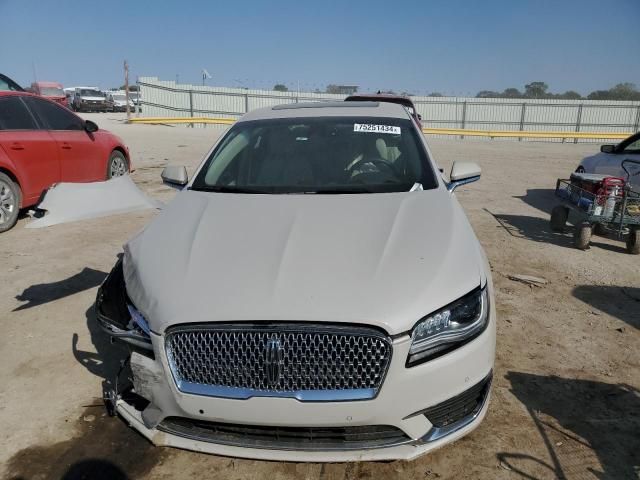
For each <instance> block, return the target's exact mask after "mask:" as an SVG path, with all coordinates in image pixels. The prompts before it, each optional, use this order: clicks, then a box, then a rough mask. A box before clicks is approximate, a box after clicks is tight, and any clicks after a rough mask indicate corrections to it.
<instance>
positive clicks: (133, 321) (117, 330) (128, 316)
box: [96, 260, 153, 350]
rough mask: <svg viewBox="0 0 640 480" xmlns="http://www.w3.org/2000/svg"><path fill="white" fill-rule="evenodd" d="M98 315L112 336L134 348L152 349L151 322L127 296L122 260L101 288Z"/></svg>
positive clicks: (97, 302) (97, 306)
mask: <svg viewBox="0 0 640 480" xmlns="http://www.w3.org/2000/svg"><path fill="white" fill-rule="evenodd" d="M96 316H97V317H98V323H99V325H100V326H101V327H102V329H103V330H104V331H105V332H106V333H108V334H109V335H110V336H111V337H113V338H116V339H118V340H122V341H123V342H125V343H128V344H130V345H133V346H134V347H138V348H141V349H144V350H153V347H152V345H151V330H150V329H149V324H148V323H147V320H146V319H145V318H144V317H143V316H142V314H141V313H140V312H139V311H138V310H137V309H136V308H135V307H134V306H133V305H132V304H131V301H130V300H129V298H128V297H127V292H126V288H125V283H124V274H123V271H122V261H121V260H118V263H116V265H115V267H113V270H111V273H110V274H109V276H108V277H107V278H106V280H105V281H104V283H103V284H102V285H101V286H100V288H99V289H98V296H97V297H96Z"/></svg>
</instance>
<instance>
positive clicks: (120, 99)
mask: <svg viewBox="0 0 640 480" xmlns="http://www.w3.org/2000/svg"><path fill="white" fill-rule="evenodd" d="M111 98H112V99H114V100H117V101H118V102H124V101H125V100H126V99H127V98H126V97H125V96H124V95H111Z"/></svg>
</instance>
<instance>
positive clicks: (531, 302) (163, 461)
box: [0, 114, 640, 480]
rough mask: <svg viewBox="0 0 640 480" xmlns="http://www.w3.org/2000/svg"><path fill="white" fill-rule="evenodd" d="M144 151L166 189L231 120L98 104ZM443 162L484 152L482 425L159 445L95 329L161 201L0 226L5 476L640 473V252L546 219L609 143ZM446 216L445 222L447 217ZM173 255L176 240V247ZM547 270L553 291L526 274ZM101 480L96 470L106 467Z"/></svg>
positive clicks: (512, 148) (146, 174) (488, 148)
mask: <svg viewBox="0 0 640 480" xmlns="http://www.w3.org/2000/svg"><path fill="white" fill-rule="evenodd" d="M85 117H86V118H90V119H91V120H94V121H96V122H97V123H98V125H99V126H101V127H104V128H107V129H109V130H111V131H113V132H114V133H116V134H118V135H120V136H121V137H122V138H123V139H124V141H125V143H127V144H128V146H129V147H130V149H131V153H132V157H133V161H134V166H135V168H136V171H135V172H134V173H133V174H132V178H133V180H134V181H135V182H136V183H137V184H138V186H139V187H140V188H142V189H143V190H144V191H145V192H146V193H148V194H149V195H150V196H152V197H154V198H157V199H160V200H164V201H166V200H169V199H170V198H171V197H172V196H173V195H174V194H173V192H172V191H171V190H170V189H168V188H166V187H164V186H163V185H162V183H161V181H160V171H161V170H162V167H164V166H165V165H166V164H167V163H170V162H171V163H175V164H186V165H187V167H188V170H189V172H190V173H192V172H193V170H194V169H195V167H196V166H197V164H198V163H199V161H200V160H201V158H202V156H203V155H204V154H205V153H206V152H207V150H208V149H209V148H210V147H211V145H212V144H213V142H214V140H215V138H216V137H217V135H218V134H219V130H217V129H213V128H209V129H202V128H194V129H190V128H184V127H169V126H150V125H125V124H123V123H122V120H123V116H122V115H119V114H93V115H91V114H88V115H85ZM430 145H431V146H432V150H433V152H434V154H435V156H436V158H437V160H438V161H439V163H440V165H441V166H442V167H444V168H445V170H448V168H449V167H450V165H451V162H452V161H453V160H473V161H477V162H478V163H479V164H480V166H481V167H482V171H483V173H482V179H481V181H480V182H479V183H476V184H473V185H469V186H466V187H462V188H459V189H458V190H457V191H456V195H457V197H458V198H459V200H460V202H461V203H462V204H463V206H464V208H465V210H466V212H467V215H468V216H469V219H470V221H471V223H472V224H473V227H474V229H475V231H476V234H477V236H478V238H479V239H480V241H481V243H482V244H483V246H484V248H485V250H486V252H487V255H488V257H489V260H490V263H491V267H492V271H493V278H494V282H495V287H496V302H497V305H496V307H497V314H498V336H497V358H496V367H495V368H496V369H495V374H494V387H493V396H492V399H491V405H490V409H489V413H488V415H487V417H486V419H485V421H484V422H483V423H482V425H481V426H480V427H479V428H478V429H477V430H475V431H474V432H473V433H472V434H470V435H469V436H467V437H464V438H463V439H462V440H460V441H458V442H456V443H454V444H453V445H450V446H447V447H445V448H443V449H441V450H439V451H436V452H435V453H433V454H430V455H427V456H424V457H421V458H420V459H418V460H416V461H414V462H408V463H406V462H390V463H353V464H294V463H277V462H259V461H250V460H242V459H231V458H224V457H215V456H209V455H203V454H197V453H192V452H184V451H179V450H175V449H167V448H156V447H153V446H152V445H151V444H149V443H148V442H147V441H146V440H145V439H144V438H143V437H142V436H140V435H139V434H138V433H136V432H135V431H134V430H132V429H129V428H128V427H127V426H126V425H125V423H124V422H123V421H121V420H119V419H116V418H109V417H107V416H106V415H105V410H104V408H103V407H102V402H101V393H102V382H103V381H104V380H105V378H113V376H114V375H115V374H116V372H117V370H118V361H119V358H118V357H117V356H115V355H114V354H113V350H112V349H111V348H108V347H109V346H108V342H109V339H108V338H107V337H106V336H105V335H103V334H102V333H101V332H100V331H99V330H98V328H97V326H96V325H95V322H94V319H93V313H92V304H93V301H94V298H95V294H96V288H97V286H98V285H99V284H100V282H102V280H103V279H104V277H105V276H106V274H107V273H108V272H109V270H110V269H111V267H112V266H113V264H114V263H115V260H116V257H117V255H118V253H120V252H121V250H122V244H123V243H125V242H126V241H127V239H128V238H130V237H131V236H132V235H134V234H135V233H136V232H137V231H139V230H140V229H141V228H143V226H144V225H145V224H146V223H147V222H148V221H149V220H150V219H151V218H152V217H153V215H154V214H155V213H154V212H151V211H146V212H141V213H132V214H126V215H119V216H114V217H108V218H102V219H96V220H91V221H83V222H77V223H72V224H66V225H58V226H54V227H49V228H45V229H38V230H27V229H25V228H24V226H25V225H26V224H27V223H28V221H29V219H28V218H23V219H21V220H20V221H19V222H18V225H17V226H16V228H14V229H13V230H11V231H9V232H7V233H4V234H2V235H0V274H1V275H2V279H3V281H2V282H1V283H0V319H1V321H2V327H3V333H2V335H1V336H0V352H1V360H2V361H1V362H0V432H1V433H0V466H1V467H0V468H2V469H4V470H0V475H3V478H21V479H28V480H31V479H35V478H56V479H57V478H62V477H63V476H64V475H65V474H67V476H66V477H64V478H82V475H83V474H86V473H87V472H91V471H101V472H103V473H104V474H106V476H104V477H99V478H113V479H122V478H131V479H134V478H194V477H197V478H225V479H227V478H228V479H236V478H271V479H274V480H275V479H280V478H292V477H299V478H308V479H320V478H322V479H325V478H326V479H343V478H370V479H377V478H405V479H406V478H416V479H423V478H427V479H431V478H473V479H475V478H486V479H494V478H505V479H506V478H539V479H543V478H567V479H573V478H581V479H582V478H594V479H595V478H610V479H625V478H631V479H633V478H638V475H639V474H640V455H639V453H638V452H640V436H639V435H638V432H639V431H640V394H639V390H640V348H638V346H639V345H640V258H639V257H637V256H631V255H628V254H626V253H625V250H624V244H623V243H622V242H619V241H616V240H613V239H607V238H604V237H597V236H596V237H594V238H593V244H592V247H591V249H590V250H588V251H586V252H583V251H579V250H576V249H574V248H572V237H571V232H570V231H567V232H565V233H554V232H552V231H551V230H550V228H549V225H548V217H549V212H550V210H551V208H552V207H553V205H554V204H555V202H554V200H553V195H552V189H553V187H554V186H555V179H556V178H557V177H563V176H568V174H569V172H571V171H572V170H573V169H574V168H575V166H576V165H577V164H578V161H579V160H580V158H582V157H583V156H585V155H587V154H589V153H591V152H594V151H596V149H597V146H595V145H584V144H578V145H575V144H552V143H538V142H517V141H474V140H468V139H465V140H459V139H431V140H430ZM433 228H437V225H435V224H434V225H433ZM167 254H168V255H170V252H167ZM517 274H524V275H534V276H537V277H543V278H544V279H546V281H547V283H546V284H545V285H543V286H541V287H534V286H529V285H526V284H523V283H518V282H514V281H513V280H510V279H509V276H510V275H517ZM87 478H95V476H94V477H92V476H91V475H89V476H87Z"/></svg>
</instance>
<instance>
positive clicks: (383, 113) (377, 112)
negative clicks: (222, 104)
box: [240, 102, 411, 122]
mask: <svg viewBox="0 0 640 480" xmlns="http://www.w3.org/2000/svg"><path fill="white" fill-rule="evenodd" d="M310 117H387V118H388V117H391V118H402V119H410V118H411V117H410V116H409V114H408V113H407V111H406V110H405V109H404V107H402V106H401V105H398V104H395V103H386V102H305V103H287V104H281V105H276V106H274V107H266V108H259V109H257V110H252V111H251V112H249V113H247V114H245V115H244V116H243V117H242V118H241V119H240V121H242V122H248V121H252V120H269V119H276V118H310Z"/></svg>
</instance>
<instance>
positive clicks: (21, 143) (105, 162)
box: [0, 91, 131, 232]
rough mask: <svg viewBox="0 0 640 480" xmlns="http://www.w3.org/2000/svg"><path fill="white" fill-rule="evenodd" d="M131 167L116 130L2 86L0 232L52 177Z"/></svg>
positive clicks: (96, 176)
mask: <svg viewBox="0 0 640 480" xmlns="http://www.w3.org/2000/svg"><path fill="white" fill-rule="evenodd" d="M130 167H131V159H130V157H129V149H128V148H127V147H126V146H125V145H124V143H123V142H122V140H121V139H120V138H118V137H117V136H116V135H114V134H112V133H110V132H107V131H106V130H99V129H98V126H97V125H96V124H95V123H93V122H91V121H89V120H83V119H82V118H80V117H78V116H77V115H75V114H74V113H73V112H70V111H69V110H68V109H66V108H64V107H62V106H60V105H58V104H56V103H55V102H52V101H50V100H47V99H45V98H42V97H38V96H36V95H32V94H29V93H25V92H4V91H0V232H4V231H6V230H9V229H10V228H11V227H13V225H15V223H16V221H17V218H18V212H19V209H21V208H26V207H30V206H32V205H35V204H36V203H38V201H39V200H40V198H41V196H42V193H43V192H44V191H45V190H46V189H47V188H49V187H50V186H51V185H53V184H54V183H58V182H95V181H102V180H107V179H109V178H112V177H118V176H120V175H124V174H125V173H127V172H129V170H130Z"/></svg>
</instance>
